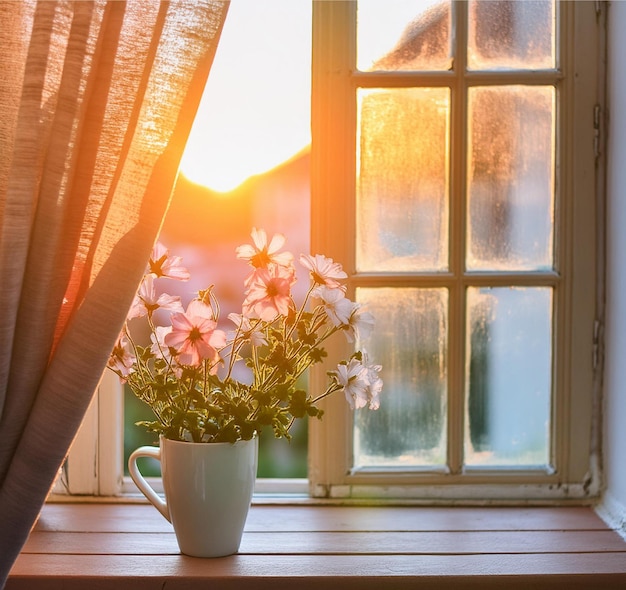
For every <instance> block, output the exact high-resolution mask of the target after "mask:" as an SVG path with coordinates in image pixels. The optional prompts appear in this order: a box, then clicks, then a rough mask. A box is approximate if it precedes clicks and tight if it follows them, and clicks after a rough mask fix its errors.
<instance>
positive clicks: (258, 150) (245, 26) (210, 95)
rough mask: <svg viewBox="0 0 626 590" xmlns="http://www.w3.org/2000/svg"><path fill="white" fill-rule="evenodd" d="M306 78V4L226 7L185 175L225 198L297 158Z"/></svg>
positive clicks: (250, 1)
mask: <svg viewBox="0 0 626 590" xmlns="http://www.w3.org/2000/svg"><path fill="white" fill-rule="evenodd" d="M310 78H311V2H310V1H309V0H266V1H263V2H258V1H255V0H234V1H233V2H231V5H230V8H229V11H228V16H227V18H226V23H225V25H224V30H223V32H222V37H221V39H220V42H219V45H218V50H217V54H216V57H215V62H214V64H213V68H212V70H211V74H210V76H209V81H208V84H207V87H206V90H205V93H204V98H203V100H202V103H201V106H200V110H199V112H198V116H197V118H196V121H195V124H194V128H193V130H192V133H191V136H190V138H189V142H188V144H187V149H186V152H185V155H184V157H183V161H182V165H181V170H182V173H183V174H184V175H185V176H186V177H187V178H189V179H190V180H192V181H194V182H197V183H199V184H202V185H205V186H208V187H209V188H211V189H213V190H216V191H219V192H226V191H230V190H232V189H234V188H236V187H237V186H239V185H240V184H241V183H242V182H244V181H245V180H246V179H247V178H249V177H250V176H252V175H255V174H260V173H263V172H266V171H268V170H271V169H272V168H274V167H275V166H277V165H278V164H281V163H282V162H284V161H286V160H288V159H290V158H291V157H292V156H294V155H295V154H296V153H298V152H299V151H301V150H302V149H303V148H304V147H306V146H307V145H308V144H309V143H310V141H311V134H310V89H311V82H310Z"/></svg>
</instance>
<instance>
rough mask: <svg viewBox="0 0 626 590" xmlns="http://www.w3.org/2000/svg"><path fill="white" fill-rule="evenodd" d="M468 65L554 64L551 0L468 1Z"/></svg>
mask: <svg viewBox="0 0 626 590" xmlns="http://www.w3.org/2000/svg"><path fill="white" fill-rule="evenodd" d="M468 19H469V20H468V27H469V32H468V55H467V61H468V67H469V68H470V69H473V70H487V69H548V68H554V67H556V57H555V55H556V52H555V37H556V35H555V29H556V13H555V2H554V0H524V2H521V1H519V0H490V1H488V2H485V1H484V0H470V2H469V16H468Z"/></svg>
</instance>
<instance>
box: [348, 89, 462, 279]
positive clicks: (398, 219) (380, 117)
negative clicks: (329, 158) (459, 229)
mask: <svg viewBox="0 0 626 590" xmlns="http://www.w3.org/2000/svg"><path fill="white" fill-rule="evenodd" d="M358 109H359V135H358V147H359V150H358V151H359V160H358V164H357V165H358V179H357V209H358V210H357V232H358V234H357V268H358V269H359V270H360V271H377V270H378V271H380V270H395V271H432V270H445V269H446V268H447V265H448V153H449V147H448V126H449V116H450V92H449V90H448V89H447V88H400V89H387V90H380V89H373V90H372V89H368V90H365V89H361V90H359V91H358Z"/></svg>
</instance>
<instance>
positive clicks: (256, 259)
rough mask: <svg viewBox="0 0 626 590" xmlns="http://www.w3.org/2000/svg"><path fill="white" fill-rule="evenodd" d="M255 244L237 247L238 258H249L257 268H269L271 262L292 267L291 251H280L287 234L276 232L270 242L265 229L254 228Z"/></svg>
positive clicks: (253, 237) (252, 234)
mask: <svg viewBox="0 0 626 590" xmlns="http://www.w3.org/2000/svg"><path fill="white" fill-rule="evenodd" d="M250 235H251V236H252V241H253V242H254V245H250V244H244V245H243V246H239V247H237V248H236V250H235V251H236V252H237V258H240V259H242V260H247V261H248V262H249V263H250V264H251V265H252V266H254V267H255V268H268V267H269V265H270V264H277V265H278V266H285V267H290V266H292V264H293V254H292V253H291V252H278V251H279V250H280V249H281V248H282V247H283V246H284V245H285V236H284V235H282V234H275V235H274V236H272V239H271V240H270V242H269V244H268V243H267V234H266V233H265V230H263V229H256V228H254V229H253V230H252V233H251V234H250Z"/></svg>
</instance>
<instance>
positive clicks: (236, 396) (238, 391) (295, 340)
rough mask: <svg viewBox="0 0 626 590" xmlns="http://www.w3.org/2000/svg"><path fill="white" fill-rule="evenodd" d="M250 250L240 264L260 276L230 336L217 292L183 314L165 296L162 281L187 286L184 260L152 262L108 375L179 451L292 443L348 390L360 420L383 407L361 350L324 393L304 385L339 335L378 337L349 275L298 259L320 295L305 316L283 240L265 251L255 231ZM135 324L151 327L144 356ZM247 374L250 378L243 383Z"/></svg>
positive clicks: (160, 256) (156, 253) (163, 252)
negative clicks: (269, 436) (293, 432)
mask: <svg viewBox="0 0 626 590" xmlns="http://www.w3.org/2000/svg"><path fill="white" fill-rule="evenodd" d="M252 240H253V244H246V245H243V246H239V247H238V248H237V249H236V254H237V258H239V259H241V260H245V261H247V262H248V263H249V264H250V266H251V267H252V270H251V273H250V275H249V276H248V277H247V279H246V280H245V283H244V286H245V293H244V301H243V305H242V310H241V313H240V314H239V313H231V314H229V315H228V319H229V320H230V322H232V324H233V327H232V330H231V331H229V333H227V332H225V331H223V330H222V329H220V328H218V322H219V320H220V307H219V303H218V299H217V297H216V295H215V293H214V286H213V285H211V286H209V287H207V288H206V289H204V290H200V291H199V292H198V293H197V296H196V297H195V298H194V299H193V300H192V301H191V302H190V303H189V304H188V305H187V308H186V309H184V308H183V306H182V303H181V300H180V297H177V296H171V295H167V294H165V293H161V294H158V295H157V290H156V287H155V282H156V281H161V280H163V279H175V280H182V281H185V280H188V279H189V278H190V274H189V272H188V271H187V270H186V269H185V268H183V267H182V266H181V258H180V257H178V256H171V255H170V254H169V252H168V250H167V249H166V248H165V247H164V246H163V245H161V244H160V243H158V244H157V245H156V246H155V247H154V249H153V251H152V255H151V258H150V262H149V265H148V268H147V270H146V274H145V275H144V277H143V280H142V282H141V285H140V287H139V290H138V292H137V295H136V296H135V299H134V301H133V304H132V306H131V309H130V311H129V314H128V317H127V320H126V322H125V325H124V328H123V330H122V333H121V334H120V337H119V339H118V342H117V344H116V346H115V348H114V349H113V351H112V353H111V357H110V359H109V363H108V366H109V368H110V369H111V370H113V371H114V372H115V373H116V374H117V375H119V377H120V378H121V379H122V380H123V381H125V382H127V383H128V385H129V386H130V389H131V390H132V392H133V393H134V394H135V395H136V396H137V397H138V398H139V399H140V400H142V401H143V402H145V403H146V404H148V405H149V406H150V408H151V409H152V411H153V412H154V416H155V418H156V419H155V420H153V421H144V422H139V423H138V425H143V426H145V427H147V428H148V430H150V431H153V432H157V433H159V434H161V435H163V436H165V437H166V438H169V439H173V440H185V441H193V442H235V441H237V440H249V439H251V438H252V437H253V436H254V435H255V433H257V432H258V433H260V432H261V430H262V429H263V428H264V427H271V428H272V429H273V432H274V435H275V436H276V437H287V438H289V429H290V428H291V426H292V424H293V422H294V420H296V419H297V418H304V417H306V416H314V417H317V418H321V417H322V410H321V409H320V408H319V407H318V406H317V404H318V402H319V401H320V400H322V399H324V398H325V397H327V396H329V395H331V394H333V393H335V392H337V391H343V393H344V395H345V397H346V400H347V402H348V404H349V406H350V407H351V408H352V409H357V408H363V407H366V406H367V407H369V408H370V409H373V410H375V409H377V408H378V407H379V394H380V392H381V390H382V385H383V383H382V380H381V379H380V377H379V374H378V373H379V371H380V369H381V367H380V366H379V365H372V364H369V362H368V359H367V354H366V352H365V351H364V350H357V351H356V352H354V353H353V354H352V355H351V356H350V358H349V359H347V360H342V361H341V362H340V363H339V364H338V365H337V368H336V370H333V371H329V372H328V377H329V379H328V384H327V387H326V389H325V390H324V391H323V392H320V393H318V394H317V395H309V394H308V393H307V392H306V391H304V390H302V389H300V388H299V378H300V377H301V376H302V375H303V374H304V372H305V371H306V370H307V369H308V368H309V367H310V366H311V365H313V364H315V363H319V362H321V361H322V359H323V358H324V357H325V356H327V353H326V351H325V349H324V348H323V345H324V343H325V342H326V341H327V340H328V339H329V338H330V337H331V336H333V335H334V334H335V333H337V332H342V333H343V334H344V335H345V337H346V338H347V339H348V341H349V342H356V343H359V342H360V341H361V340H363V339H364V338H366V337H367V336H368V334H369V333H370V331H371V329H372V328H373V324H374V318H373V317H372V315H371V314H370V313H368V312H366V311H364V310H363V309H362V308H361V306H360V305H359V304H358V303H354V302H352V301H350V300H349V299H347V298H346V297H345V286H344V285H343V284H342V283H341V280H342V279H345V278H347V275H346V273H345V272H344V271H343V270H342V268H341V265H340V264H338V263H336V262H333V260H332V259H330V258H326V257H325V256H322V255H319V254H318V255H315V256H311V255H308V254H303V255H301V256H300V260H299V262H300V264H301V265H302V266H303V267H304V268H305V269H307V270H308V271H309V274H310V277H311V285H310V287H309V289H308V291H307V292H306V295H305V297H304V300H303V301H302V304H301V305H300V306H297V305H296V303H295V301H294V300H293V298H292V293H291V291H292V287H293V285H294V283H295V282H296V270H295V266H294V257H293V255H292V254H291V253H289V252H286V251H282V252H281V249H282V247H283V245H284V242H285V238H284V236H282V235H280V234H277V235H274V236H273V237H272V239H271V240H269V241H268V239H267V234H266V233H265V231H263V230H257V229H254V230H253V231H252ZM158 309H162V310H169V311H170V325H168V326H160V325H156V322H155V312H156V311H157V310H158ZM136 318H145V320H146V321H147V325H148V327H149V332H150V339H151V345H147V346H141V345H139V344H138V343H137V341H136V339H135V338H134V337H133V336H132V334H131V330H130V327H131V324H134V321H135V320H136ZM239 363H245V365H246V366H247V367H248V368H249V371H248V372H247V374H248V375H249V378H247V379H240V380H238V379H236V378H235V373H237V371H236V370H235V369H236V367H237V365H238V364H239Z"/></svg>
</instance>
